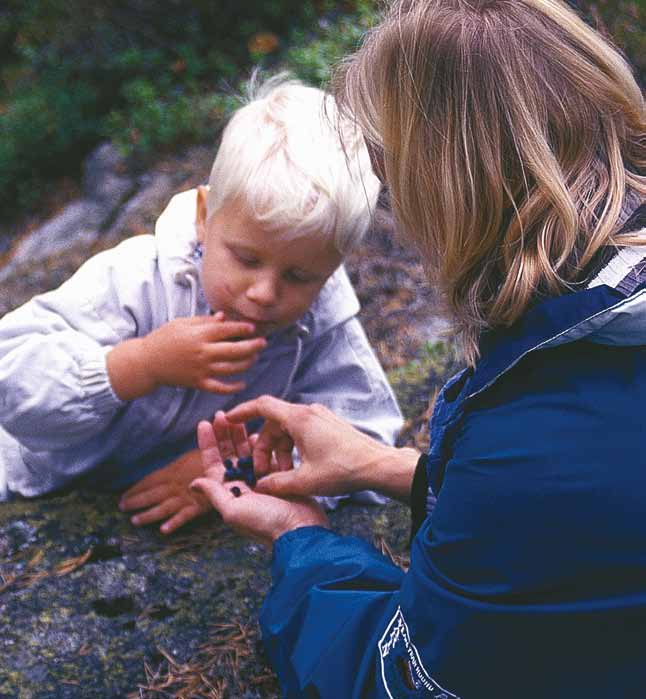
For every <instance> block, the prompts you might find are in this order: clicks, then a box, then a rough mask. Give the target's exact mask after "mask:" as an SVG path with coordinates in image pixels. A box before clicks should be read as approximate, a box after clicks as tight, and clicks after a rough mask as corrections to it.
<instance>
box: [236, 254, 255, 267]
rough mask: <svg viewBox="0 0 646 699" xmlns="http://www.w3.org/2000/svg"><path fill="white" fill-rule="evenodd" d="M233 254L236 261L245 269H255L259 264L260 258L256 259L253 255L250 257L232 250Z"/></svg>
mask: <svg viewBox="0 0 646 699" xmlns="http://www.w3.org/2000/svg"><path fill="white" fill-rule="evenodd" d="M231 252H232V253H233V256H234V257H235V259H236V260H237V261H238V262H240V264H242V265H244V266H245V267H255V266H256V265H257V264H258V258H256V257H254V256H253V255H248V254H246V253H244V252H240V251H239V250H232V251H231Z"/></svg>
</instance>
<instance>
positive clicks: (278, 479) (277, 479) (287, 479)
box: [256, 470, 311, 498]
mask: <svg viewBox="0 0 646 699" xmlns="http://www.w3.org/2000/svg"><path fill="white" fill-rule="evenodd" d="M256 492H258V493H262V494H264V495H273V496H275V497H280V498H284V497H300V496H305V495H310V494H311V488H309V487H308V484H307V479H306V478H304V477H303V474H302V473H299V472H298V470H296V471H294V470H291V471H277V472H275V473H270V474H269V475H268V476H265V477H264V478H261V479H260V480H259V481H258V483H257V484H256Z"/></svg>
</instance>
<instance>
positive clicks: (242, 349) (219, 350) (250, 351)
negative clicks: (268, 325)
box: [209, 337, 267, 361]
mask: <svg viewBox="0 0 646 699" xmlns="http://www.w3.org/2000/svg"><path fill="white" fill-rule="evenodd" d="M266 346H267V340H265V338H264V337H255V338H254V339H253V340H238V342H214V343H212V345H211V347H210V349H209V355H210V356H211V358H212V359H213V360H214V361H215V360H220V361H228V360H236V359H237V360H239V359H246V358H249V357H252V356H254V355H256V354H258V352H261V351H262V350H264V349H265V347H266Z"/></svg>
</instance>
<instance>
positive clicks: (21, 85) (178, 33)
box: [0, 0, 646, 219]
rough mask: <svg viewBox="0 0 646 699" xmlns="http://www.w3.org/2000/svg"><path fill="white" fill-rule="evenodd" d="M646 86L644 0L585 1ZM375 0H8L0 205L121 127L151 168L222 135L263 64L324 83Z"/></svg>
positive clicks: (44, 182) (0, 20)
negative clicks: (163, 153)
mask: <svg viewBox="0 0 646 699" xmlns="http://www.w3.org/2000/svg"><path fill="white" fill-rule="evenodd" d="M576 4H577V5H578V6H579V7H580V9H581V11H582V12H583V14H584V15H585V16H586V18H587V19H588V20H589V21H590V22H591V23H593V24H594V25H595V26H598V27H599V28H601V30H602V31H604V32H606V33H607V34H608V35H611V36H613V37H614V38H615V40H616V42H617V43H618V44H619V45H620V46H621V47H622V48H623V49H624V50H625V52H626V54H627V55H628V57H629V59H630V60H631V62H632V64H633V65H634V66H635V69H636V72H637V73H638V76H639V78H640V80H641V82H642V85H643V84H645V80H644V78H645V76H646V27H645V25H646V22H645V19H646V11H645V8H644V0H631V1H627V0H595V1H594V2H589V1H587V0H580V1H579V2H577V3H576ZM377 16H378V10H377V2H376V1H375V0H341V1H334V0H238V2H230V1H227V2H222V1H217V0H191V1H190V2H186V1H184V0H163V1H160V0H103V1H101V0H85V1H84V2H80V1H79V0H71V1H70V0H4V2H3V3H2V4H1V5H0V164H1V167H0V207H1V210H2V218H3V219H8V218H12V217H14V216H16V215H18V214H20V212H21V211H23V210H24V209H25V208H26V207H31V208H33V207H37V202H38V198H39V196H40V195H41V193H42V192H43V191H44V189H45V188H47V187H48V186H51V183H52V182H55V180H56V178H57V177H59V176H61V175H72V176H74V175H76V174H78V171H79V168H80V164H81V162H82V160H83V158H84V157H85V155H86V154H87V153H88V151H89V150H90V149H91V148H92V147H93V146H95V145H96V144H97V143H98V142H100V141H102V140H105V139H110V140H112V141H113V142H115V143H117V144H118V145H119V147H120V148H121V149H122V150H123V151H124V152H125V153H127V154H128V155H130V156H132V158H133V161H136V162H138V163H140V164H141V165H142V166H143V165H145V163H146V162H147V161H148V160H149V159H150V158H151V157H153V156H155V155H157V154H158V153H159V152H160V150H163V149H170V148H173V147H177V146H178V145H180V144H184V143H195V142H202V141H206V142H214V140H215V136H216V134H217V130H218V127H219V125H220V124H221V123H222V121H223V119H224V118H225V117H226V116H227V114H228V113H229V112H230V110H231V109H232V107H233V106H235V98H234V96H235V94H237V93H238V92H239V89H240V86H241V84H242V82H243V80H244V78H245V77H246V76H247V75H248V74H249V71H250V69H251V67H252V66H254V65H257V64H261V65H262V66H263V67H264V68H266V69H268V70H276V69H278V68H281V69H283V68H284V69H288V70H290V71H291V72H292V73H293V74H294V75H296V76H297V77H300V78H302V79H303V80H305V81H307V82H310V83H312V84H317V85H318V84H321V83H323V82H325V80H326V79H327V78H328V75H329V70H330V67H331V65H333V64H334V63H335V62H336V61H337V60H338V59H339V58H340V57H341V56H342V55H343V54H344V53H346V52H348V51H350V50H352V49H353V48H354V47H355V46H356V45H357V43H358V42H359V40H360V38H361V36H362V34H363V33H364V32H365V30H366V29H367V28H368V27H369V26H370V25H371V24H373V23H374V22H375V21H376V19H377Z"/></svg>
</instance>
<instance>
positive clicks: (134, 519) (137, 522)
mask: <svg viewBox="0 0 646 699" xmlns="http://www.w3.org/2000/svg"><path fill="white" fill-rule="evenodd" d="M130 521H131V522H132V523H133V524H134V525H135V526H136V525H137V524H139V517H137V516H136V515H135V516H134V517H133V518H132V519H131V520H130Z"/></svg>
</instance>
